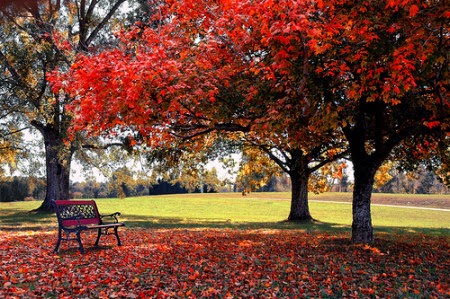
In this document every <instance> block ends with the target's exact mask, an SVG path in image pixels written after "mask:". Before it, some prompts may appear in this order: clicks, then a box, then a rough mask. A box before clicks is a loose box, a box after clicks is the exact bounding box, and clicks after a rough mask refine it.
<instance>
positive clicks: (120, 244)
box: [114, 226, 122, 246]
mask: <svg viewBox="0 0 450 299" xmlns="http://www.w3.org/2000/svg"><path fill="white" fill-rule="evenodd" d="M118 229H119V227H118V226H116V227H115V228H114V234H115V235H116V238H117V246H122V243H121V242H120V238H119V232H118Z"/></svg>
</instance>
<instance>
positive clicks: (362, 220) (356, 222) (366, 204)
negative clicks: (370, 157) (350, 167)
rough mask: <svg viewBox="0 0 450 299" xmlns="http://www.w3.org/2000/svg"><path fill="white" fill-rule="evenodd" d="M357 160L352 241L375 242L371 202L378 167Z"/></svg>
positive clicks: (355, 166)
mask: <svg viewBox="0 0 450 299" xmlns="http://www.w3.org/2000/svg"><path fill="white" fill-rule="evenodd" d="M355 162H356V164H357V165H354V168H355V186H354V190H353V207H352V213H353V223H352V242H354V243H373V241H374V237H373V227H372V216H371V211H370V202H371V196H372V188H373V183H374V180H375V172H376V170H377V167H376V166H373V165H367V164H366V163H364V161H354V163H355Z"/></svg>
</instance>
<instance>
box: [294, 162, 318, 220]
mask: <svg viewBox="0 0 450 299" xmlns="http://www.w3.org/2000/svg"><path fill="white" fill-rule="evenodd" d="M290 177H291V182H292V198H291V211H290V213H289V217H288V221H301V222H307V221H312V220H313V218H312V217H311V214H310V212H309V205H308V179H309V172H308V171H307V169H299V170H297V171H293V172H291V173H290Z"/></svg>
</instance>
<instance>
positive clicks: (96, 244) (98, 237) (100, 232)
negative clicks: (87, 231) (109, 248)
mask: <svg viewBox="0 0 450 299" xmlns="http://www.w3.org/2000/svg"><path fill="white" fill-rule="evenodd" d="M101 235H102V229H101V228H99V229H98V231H97V240H96V241H95V246H98V242H99V241H100V236H101Z"/></svg>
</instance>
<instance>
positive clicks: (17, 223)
mask: <svg viewBox="0 0 450 299" xmlns="http://www.w3.org/2000/svg"><path fill="white" fill-rule="evenodd" d="M120 221H124V222H125V223H126V226H127V227H129V228H133V227H140V228H156V229H158V228H165V229H195V228H200V229H201V228H219V229H287V230H289V229H296V230H302V231H304V232H307V233H314V232H327V233H330V234H350V233H351V226H350V225H342V224H336V223H327V222H321V221H314V222H307V223H302V222H290V221H282V220H280V221H275V222H233V221H231V220H227V219H210V218H182V217H158V216H142V215H125V214H124V215H122V217H121V218H120ZM57 225H58V224H57V220H56V216H55V214H54V213H42V212H40V213H33V212H26V211H17V210H14V209H2V210H1V214H0V230H3V231H21V230H31V231H41V230H49V229H56V228H57ZM374 231H375V233H376V234H425V235H431V236H444V237H449V236H450V228H418V227H378V226H377V227H374Z"/></svg>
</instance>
